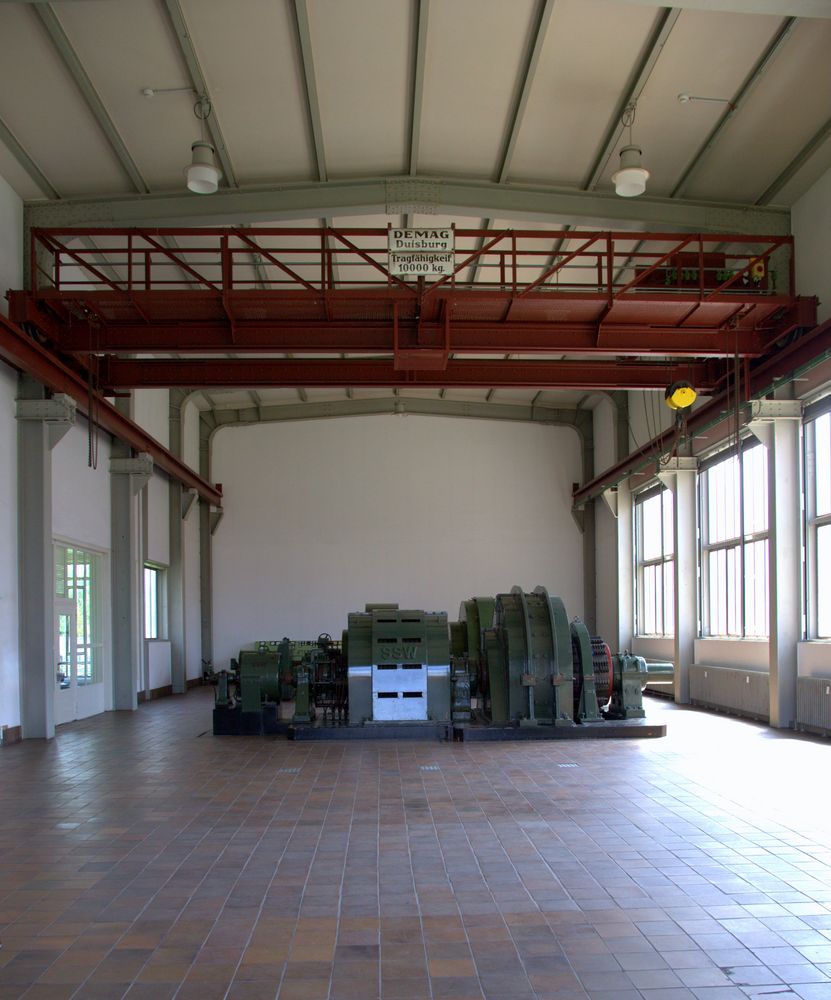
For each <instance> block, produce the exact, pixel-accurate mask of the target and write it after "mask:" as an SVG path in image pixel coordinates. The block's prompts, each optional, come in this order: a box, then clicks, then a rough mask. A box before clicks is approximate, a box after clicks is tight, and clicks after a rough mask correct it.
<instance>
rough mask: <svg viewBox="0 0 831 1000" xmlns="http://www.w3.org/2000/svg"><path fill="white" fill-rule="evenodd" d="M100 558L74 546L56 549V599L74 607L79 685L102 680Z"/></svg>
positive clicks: (60, 546) (59, 545)
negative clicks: (62, 598)
mask: <svg viewBox="0 0 831 1000" xmlns="http://www.w3.org/2000/svg"><path fill="white" fill-rule="evenodd" d="M101 585H102V584H101V556H100V555H99V554H98V553H97V552H89V551H87V550H85V549H80V548H77V547H75V546H73V545H62V544H56V545H55V596H56V597H64V598H68V599H69V600H71V601H72V602H73V603H74V604H75V629H76V636H75V643H76V645H75V650H76V669H77V674H76V677H77V683H78V684H79V685H87V684H99V683H100V682H101V679H102V656H103V650H104V638H103V632H102V622H101V602H102V596H103V595H102V593H101Z"/></svg>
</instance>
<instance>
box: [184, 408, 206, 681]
mask: <svg viewBox="0 0 831 1000" xmlns="http://www.w3.org/2000/svg"><path fill="white" fill-rule="evenodd" d="M182 457H183V459H184V461H185V463H186V464H187V465H189V466H190V467H191V468H192V469H195V470H196V471H197V472H198V471H199V410H198V409H197V408H196V406H195V405H194V404H193V403H192V402H188V403H186V404H185V407H184V412H183V414H182ZM199 507H200V504H199V503H198V502H197V503H195V504H194V505H193V507H191V510H190V513H189V514H188V517H187V520H186V521H185V530H184V537H183V541H182V562H183V567H182V572H183V579H184V585H185V676H186V677H187V678H188V680H191V679H193V678H196V677H201V676H202V598H201V591H200V577H201V574H200V566H199Z"/></svg>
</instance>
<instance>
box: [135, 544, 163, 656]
mask: <svg viewBox="0 0 831 1000" xmlns="http://www.w3.org/2000/svg"><path fill="white" fill-rule="evenodd" d="M148 574H153V575H154V585H153V600H152V602H151V601H148V593H149V590H148ZM141 579H142V589H141V601H142V633H143V638H144V639H145V641H147V642H164V641H166V640H167V567H166V566H162V565H161V564H160V563H155V562H150V561H149V560H148V561H145V562H144V564H143V565H142V576H141ZM149 615H152V623H151V621H150V619H149V617H148V616H149ZM149 632H154V633H155V634H153V635H150V634H148V633H149Z"/></svg>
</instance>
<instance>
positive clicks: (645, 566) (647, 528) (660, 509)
mask: <svg viewBox="0 0 831 1000" xmlns="http://www.w3.org/2000/svg"><path fill="white" fill-rule="evenodd" d="M635 553H636V555H635V558H636V563H637V565H636V572H635V613H636V632H637V634H638V635H673V634H674V632H675V568H674V563H675V541H674V534H673V503H672V493H670V491H669V490H666V489H658V490H650V491H649V492H648V493H644V494H642V495H641V496H640V497H638V498H637V499H636V500H635Z"/></svg>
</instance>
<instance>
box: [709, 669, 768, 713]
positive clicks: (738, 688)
mask: <svg viewBox="0 0 831 1000" xmlns="http://www.w3.org/2000/svg"><path fill="white" fill-rule="evenodd" d="M690 701H691V702H692V703H693V705H701V706H702V707H704V708H716V709H721V710H723V711H727V712H732V713H734V714H735V715H745V716H748V717H749V718H751V719H762V720H764V721H766V722H767V721H768V719H769V718H770V683H769V678H768V675H767V674H766V673H762V672H760V671H758V670H742V669H740V668H737V667H713V666H710V665H709V664H705V663H694V664H692V665H691V666H690Z"/></svg>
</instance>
